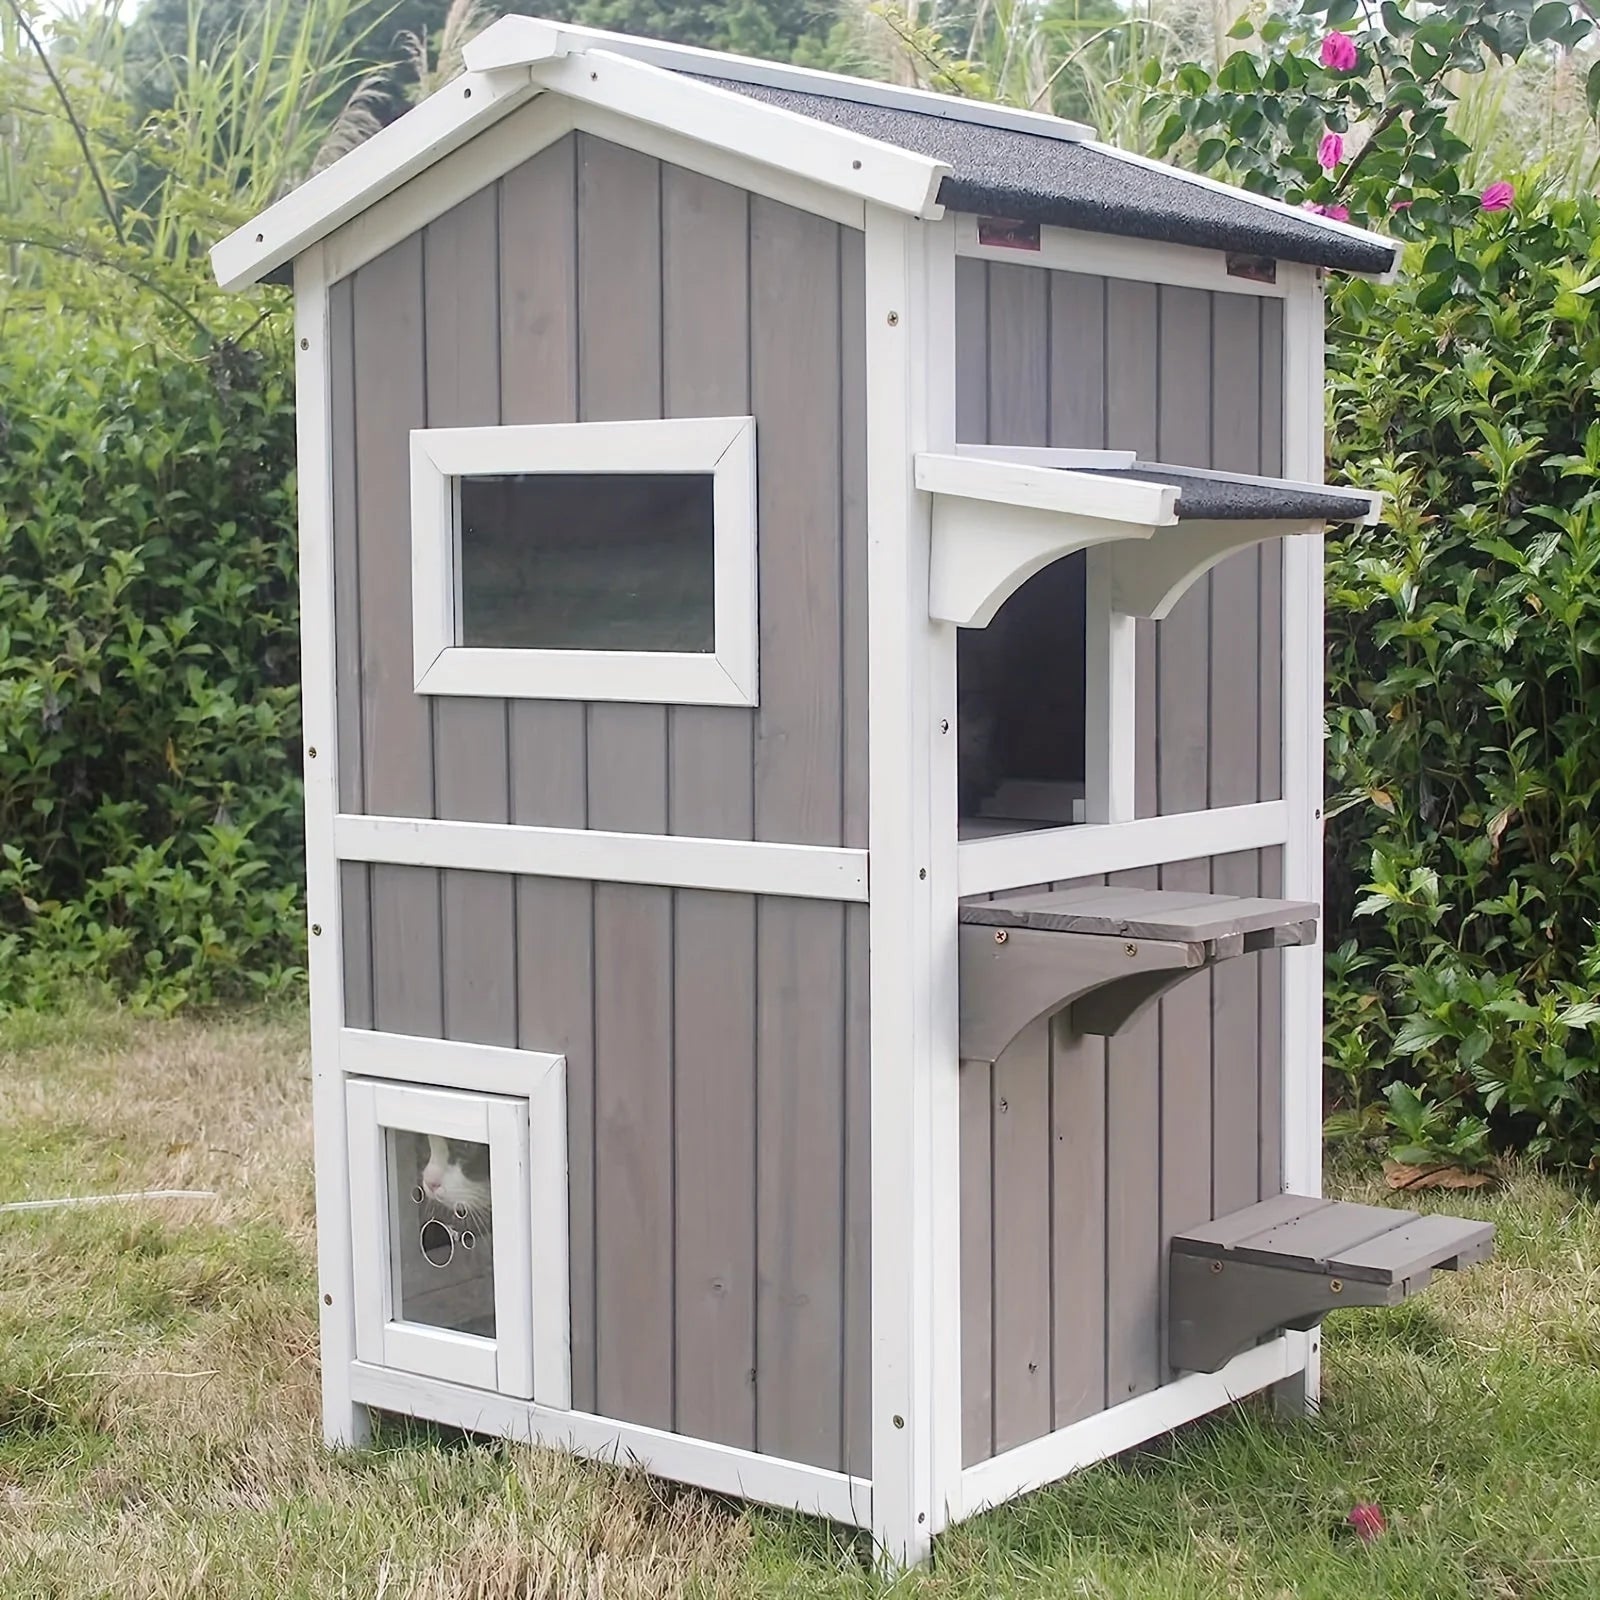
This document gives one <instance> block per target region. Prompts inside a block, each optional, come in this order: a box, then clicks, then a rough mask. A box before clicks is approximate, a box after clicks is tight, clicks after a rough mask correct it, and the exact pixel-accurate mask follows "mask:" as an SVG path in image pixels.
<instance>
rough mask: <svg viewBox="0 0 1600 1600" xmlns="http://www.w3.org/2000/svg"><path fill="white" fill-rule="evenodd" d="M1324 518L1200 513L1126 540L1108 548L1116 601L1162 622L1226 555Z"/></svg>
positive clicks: (1127, 610)
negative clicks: (1229, 517)
mask: <svg viewBox="0 0 1600 1600" xmlns="http://www.w3.org/2000/svg"><path fill="white" fill-rule="evenodd" d="M1321 527H1322V524H1321V523H1320V522H1318V523H1309V524H1308V523H1307V522H1305V521H1304V520H1303V519H1302V520H1293V519H1285V520H1282V521H1270V520H1268V519H1266V518H1262V519H1260V520H1259V521H1256V520H1250V519H1241V520H1238V521H1230V522H1221V521H1211V520H1209V519H1200V518H1195V519H1194V520H1192V521H1188V522H1180V523H1178V524H1177V525H1176V526H1174V527H1171V528H1163V529H1161V531H1160V532H1159V533H1157V534H1155V535H1153V536H1152V537H1151V538H1150V539H1148V540H1146V541H1143V542H1141V543H1138V544H1134V543H1132V542H1123V543H1118V544H1115V545H1112V546H1111V547H1110V548H1109V550H1108V555H1109V557H1110V561H1111V603H1112V604H1113V605H1114V606H1115V607H1116V608H1117V610H1119V611H1122V612H1125V613H1126V614H1127V615H1128V616H1130V617H1151V618H1153V619H1154V620H1155V621H1157V622H1160V621H1161V620H1162V619H1163V618H1164V617H1167V616H1169V615H1170V614H1171V612H1172V608H1173V607H1174V606H1175V605H1177V603H1178V602H1179V601H1180V600H1181V599H1182V598H1183V597H1184V596H1185V595H1186V594H1187V593H1188V592H1189V591H1190V589H1192V588H1193V587H1194V586H1195V584H1197V583H1198V582H1199V581H1200V580H1201V579H1202V578H1203V577H1204V576H1205V575H1206V574H1207V573H1208V572H1209V571H1210V570H1211V569H1212V568H1213V567H1214V566H1216V565H1217V564H1218V562H1220V561H1224V560H1226V559H1227V558H1228V557H1229V556H1231V555H1233V554H1234V552H1235V551H1238V550H1244V549H1247V548H1248V547H1249V546H1250V545H1253V544H1262V543H1264V542H1265V541H1266V540H1268V539H1279V538H1286V537H1288V536H1290V535H1294V534H1302V533H1307V532H1310V531H1312V530H1313V529H1315V530H1317V531H1320V530H1321Z"/></svg>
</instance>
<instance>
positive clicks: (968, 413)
mask: <svg viewBox="0 0 1600 1600" xmlns="http://www.w3.org/2000/svg"><path fill="white" fill-rule="evenodd" d="M956 438H957V440H959V441H960V443H962V444H987V443H989V264H988V262H986V261H975V260H973V259H972V258H971V257H970V256H957V257H956Z"/></svg>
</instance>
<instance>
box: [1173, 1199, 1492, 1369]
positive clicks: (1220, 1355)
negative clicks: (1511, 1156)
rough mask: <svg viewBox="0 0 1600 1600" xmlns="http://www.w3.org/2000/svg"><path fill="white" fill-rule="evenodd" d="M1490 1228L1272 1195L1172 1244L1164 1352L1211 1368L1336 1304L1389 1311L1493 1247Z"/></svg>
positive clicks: (1187, 1365)
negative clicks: (1435, 1277) (1437, 1276)
mask: <svg viewBox="0 0 1600 1600" xmlns="http://www.w3.org/2000/svg"><path fill="white" fill-rule="evenodd" d="M1493 1250H1494V1227H1493V1225H1492V1224H1491V1223H1487V1222H1472V1221H1469V1220H1467V1219H1466V1218H1463V1217H1444V1216H1438V1215H1429V1216H1422V1215H1420V1214H1419V1213H1417V1212H1415V1211H1402V1210H1399V1209H1397V1208H1391V1207H1389V1206H1359V1205H1353V1204H1351V1203H1350V1202H1348V1201H1344V1200H1317V1199H1312V1198H1310V1197H1309V1196H1307V1195H1297V1194H1280V1195H1274V1196H1273V1197H1272V1198H1271V1199H1269V1200H1263V1201H1261V1202H1260V1204H1258V1205H1253V1206H1246V1207H1245V1208H1244V1210H1242V1211H1235V1212H1232V1213H1230V1214H1229V1215H1228V1216H1225V1217H1219V1218H1217V1220H1216V1221H1215V1222H1208V1223H1206V1224H1205V1225H1204V1226H1202V1227H1198V1228H1190V1229H1189V1230H1187V1231H1186V1232H1184V1233H1181V1234H1178V1235H1175V1236H1174V1238H1173V1240H1172V1253H1171V1259H1170V1268H1169V1270H1170V1283H1169V1286H1168V1287H1169V1295H1168V1305H1169V1319H1168V1327H1167V1358H1168V1361H1169V1362H1170V1364H1171V1365H1172V1366H1174V1367H1176V1368H1179V1369H1180V1370H1185V1371H1190V1372H1215V1371H1217V1370H1218V1368H1220V1367H1222V1366H1225V1365H1226V1364H1227V1362H1228V1361H1229V1360H1231V1359H1232V1358H1233V1357H1234V1356H1236V1355H1237V1354H1238V1353H1239V1352H1240V1351H1241V1350H1247V1349H1248V1348H1249V1347H1250V1346H1251V1345H1252V1344H1254V1343H1255V1342H1256V1341H1257V1340H1258V1339H1260V1338H1262V1337H1264V1336H1265V1335H1267V1334H1269V1333H1274V1332H1276V1331H1277V1330H1279V1329H1281V1328H1299V1329H1305V1328H1310V1327H1314V1326H1315V1325H1316V1324H1317V1323H1318V1322H1320V1321H1321V1320H1322V1318H1323V1317H1324V1316H1325V1315H1326V1314H1327V1313H1328V1312H1329V1311H1337V1310H1339V1309H1340V1308H1341V1307H1343V1306H1393V1305H1399V1303H1400V1302H1401V1301H1402V1300H1406V1299H1409V1298H1410V1297H1411V1296H1412V1295H1414V1294H1416V1293H1417V1292H1418V1291H1419V1290H1422V1289H1424V1288H1426V1287H1427V1285H1428V1282H1429V1280H1430V1279H1431V1278H1432V1277H1433V1274H1434V1273H1435V1272H1439V1271H1448V1272H1453V1271H1457V1270H1459V1269H1460V1268H1462V1267H1468V1266H1471V1265H1472V1264H1473V1263H1474V1262H1477V1261H1482V1260H1484V1259H1485V1258H1487V1257H1488V1256H1489V1255H1491V1254H1492V1253H1493Z"/></svg>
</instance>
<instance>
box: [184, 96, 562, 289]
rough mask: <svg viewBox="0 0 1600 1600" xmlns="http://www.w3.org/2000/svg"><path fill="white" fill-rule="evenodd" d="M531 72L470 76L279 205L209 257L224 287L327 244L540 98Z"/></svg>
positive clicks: (244, 284)
mask: <svg viewBox="0 0 1600 1600" xmlns="http://www.w3.org/2000/svg"><path fill="white" fill-rule="evenodd" d="M539 88H540V86H539V84H538V83H536V82H535V81H534V77H533V74H532V72H531V71H529V69H528V68H527V67H520V68H517V67H502V68H497V69H495V70H494V71H492V72H468V73H465V74H464V75H463V76H461V77H459V78H456V79H454V80H453V81H452V82H450V83H448V84H446V85H445V86H444V88H442V89H440V90H438V91H436V92H435V93H434V94H431V95H429V96H428V98H427V99H426V100H424V101H423V102H422V103H421V104H420V105H417V106H413V107H412V108H411V110H409V111H408V112H406V114H405V115H404V116H402V117H399V118H397V119H396V120H395V121H394V122H391V123H390V124H389V126H388V127H386V128H383V129H381V130H380V131H379V132H377V133H375V134H374V135H373V136H372V137H371V138H370V139H368V140H366V141H365V142H363V143H362V144H359V145H357V146H356V148H355V149H354V150H352V151H350V153H349V154H348V155H345V156H341V157H340V158H339V160H337V161H335V162H334V163H333V165H332V166H331V167H325V168H324V169H323V170H322V171H321V172H318V173H316V174H314V175H313V176H312V177H310V178H308V179H307V180H306V181H305V182H304V183H302V184H301V185H300V186H299V187H298V188H297V189H294V190H291V191H290V193H288V194H286V195H285V196H284V197H283V198H282V199H281V200H278V201H275V202H274V203H273V204H272V205H270V206H268V207H267V209H266V210H265V211H263V212H261V213H260V215H258V216H256V217H254V218H252V219H251V221H249V222H247V223H245V224H244V226H243V227H240V228H236V229H235V230H234V231H233V232H232V233H230V234H229V235H228V236H227V237H226V238H225V239H222V240H221V241H219V242H218V243H217V244H216V245H215V246H214V247H213V248H212V251H211V270H212V271H213V272H214V273H215V274H216V278H217V282H218V283H219V284H220V285H221V286H222V287H223V288H224V289H244V288H248V287H249V285H251V284H252V283H256V282H259V281H260V279H261V278H263V277H265V276H266V274H267V273H269V272H271V271H272V270H273V268H274V267H279V266H282V265H283V263H284V262H286V261H291V260H293V259H294V257H295V256H297V255H299V254H300V252H301V251H302V250H305V249H307V248H309V247H310V246H311V245H313V244H315V243H317V241H318V240H320V239H324V238H326V237H327V236H328V235H329V234H330V233H332V232H333V231H334V229H335V228H338V227H341V226H342V225H343V224H344V223H346V222H348V221H350V219H351V218H352V217H354V216H357V215H358V214H359V213H360V212H362V211H365V210H366V209H367V208H368V207H369V206H371V205H374V204H375V203H376V202H377V201H379V200H381V199H383V198H384V196H385V195H389V194H392V193H393V192H394V191H395V190H396V189H398V188H399V187H400V186H401V185H402V184H403V183H406V182H408V181H409V180H410V179H412V178H414V177H416V176H417V174H418V173H420V172H423V171H426V169H427V168H429V167H431V166H432V165H433V164H434V163H435V162H437V161H440V160H442V159H443V158H444V157H445V156H447V155H449V154H450V152H451V151H452V150H456V149H458V148H460V146H462V145H464V144H465V143H466V142H467V141H468V140H469V139H471V138H473V137H474V136H475V135H476V134H478V133H480V132H481V131H482V130H483V129H484V128H486V127H488V126H489V125H490V124H492V123H494V122H498V121H499V120H500V119H501V118H502V117H504V116H505V115H506V114H507V113H508V112H510V111H514V110H515V109H516V108H517V107H518V106H519V105H522V104H523V103H524V102H525V101H527V100H530V99H532V98H533V96H534V95H536V94H537V93H538V92H539Z"/></svg>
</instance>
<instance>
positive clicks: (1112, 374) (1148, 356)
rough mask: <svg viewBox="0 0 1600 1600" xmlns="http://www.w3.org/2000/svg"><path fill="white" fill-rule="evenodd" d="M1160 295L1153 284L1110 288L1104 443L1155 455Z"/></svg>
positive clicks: (1114, 282)
mask: <svg viewBox="0 0 1600 1600" xmlns="http://www.w3.org/2000/svg"><path fill="white" fill-rule="evenodd" d="M1161 312H1162V306H1161V300H1160V291H1159V290H1158V289H1157V287H1156V285H1155V284H1153V283H1129V282H1127V281H1126V280H1124V279H1121V278H1112V279H1109V280H1108V281H1107V283H1106V349H1107V350H1110V351H1115V352H1116V353H1115V356H1114V357H1113V359H1111V360H1110V361H1109V362H1108V363H1107V365H1106V444H1107V446H1108V448H1110V449H1112V450H1135V451H1137V452H1138V453H1139V454H1140V455H1141V456H1143V457H1144V458H1146V459H1147V460H1148V459H1150V458H1152V457H1155V455H1156V415H1157V404H1156V388H1157V381H1158V371H1159V366H1160V355H1159V347H1160V339H1161Z"/></svg>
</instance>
